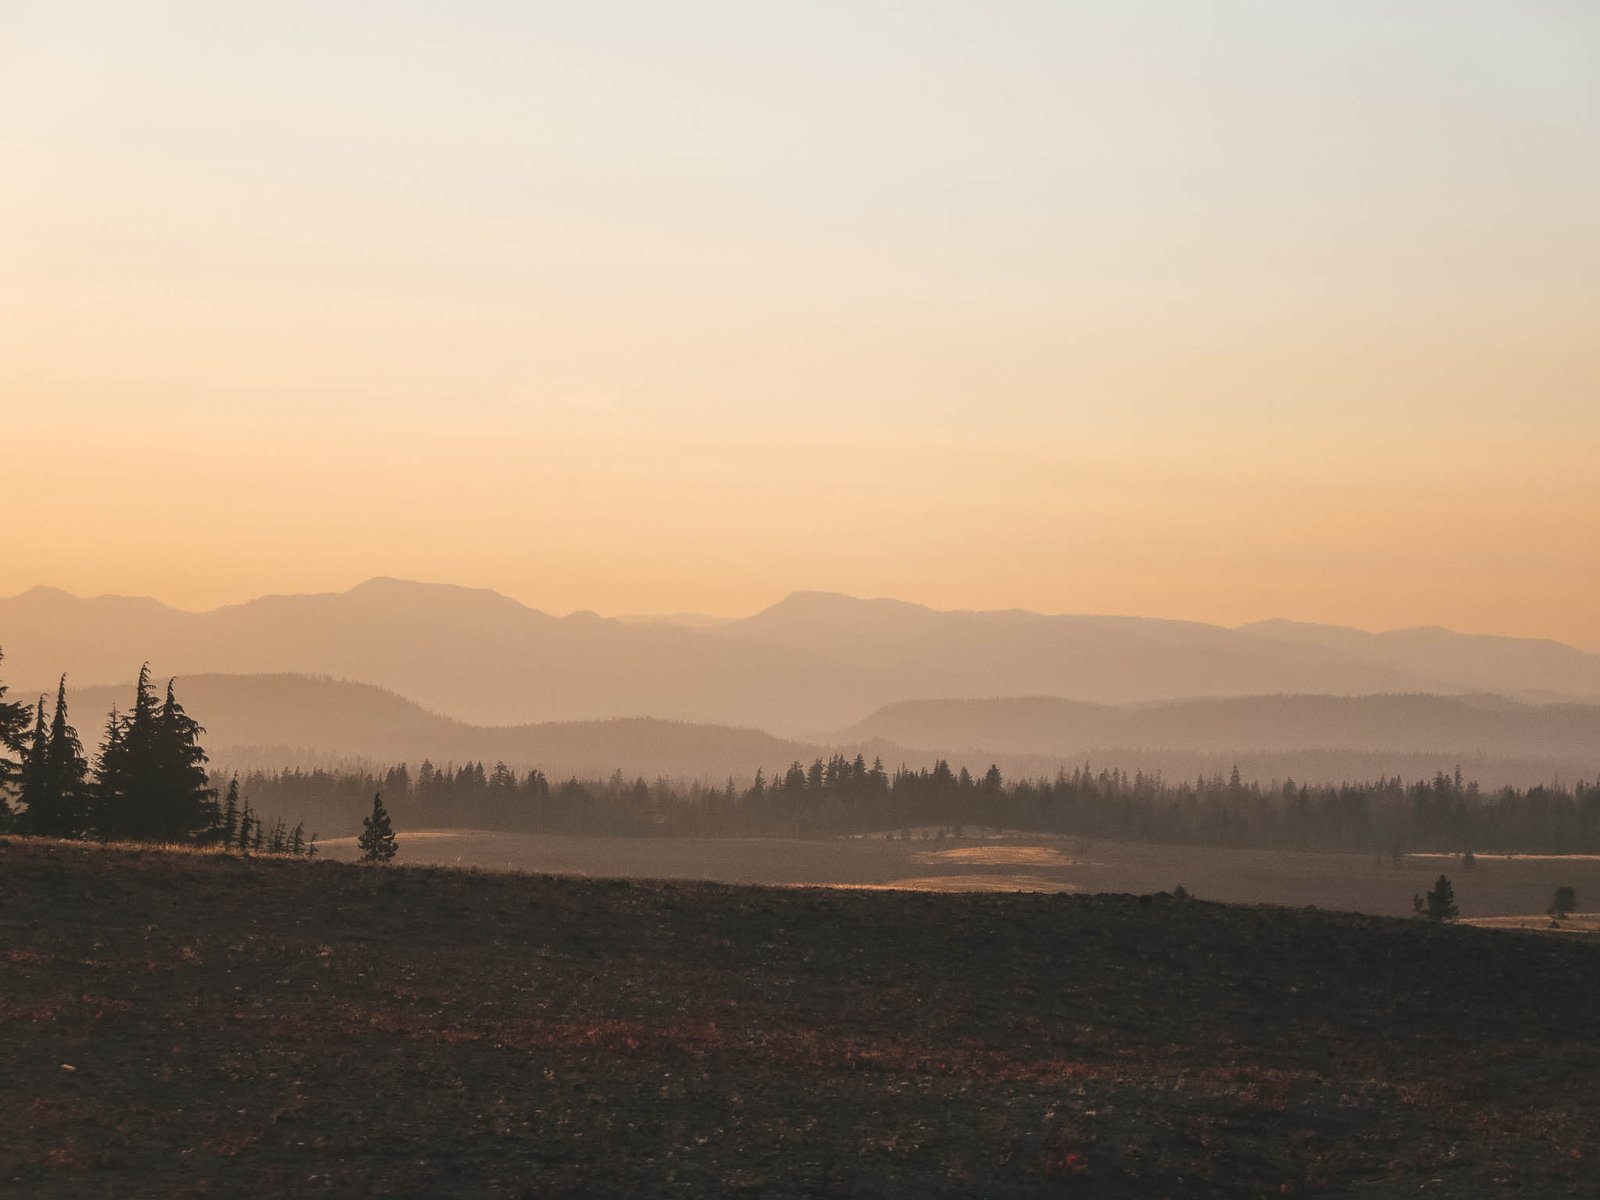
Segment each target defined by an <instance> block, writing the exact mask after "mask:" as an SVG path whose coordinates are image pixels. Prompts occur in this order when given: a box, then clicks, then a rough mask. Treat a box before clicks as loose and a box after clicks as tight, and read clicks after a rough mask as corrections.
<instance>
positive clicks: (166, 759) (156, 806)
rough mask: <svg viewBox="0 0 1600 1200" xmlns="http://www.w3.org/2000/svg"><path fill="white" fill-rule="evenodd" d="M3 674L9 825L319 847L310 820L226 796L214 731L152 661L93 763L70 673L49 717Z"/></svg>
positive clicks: (138, 837)
mask: <svg viewBox="0 0 1600 1200" xmlns="http://www.w3.org/2000/svg"><path fill="white" fill-rule="evenodd" d="M7 691H8V689H7V687H6V686H5V685H4V684H3V683H0V828H6V829H11V830H15V831H16V832H18V833H26V834H33V835H35V836H39V837H58V838H89V837H92V838H99V839H103V840H108V841H142V842H174V843H189V844H210V845H218V846H222V847H224V848H226V849H233V850H238V851H240V852H245V853H248V852H251V851H260V852H265V853H286V854H308V855H309V854H312V853H314V850H315V835H312V837H311V838H309V839H308V838H307V837H306V835H305V828H304V826H303V825H298V826H296V827H295V828H294V829H289V828H287V826H286V824H285V822H284V821H283V820H282V819H281V818H280V819H278V820H276V821H274V822H272V823H271V824H269V823H268V822H267V820H266V819H265V818H264V817H262V816H261V815H260V814H259V813H258V812H257V811H256V810H255V809H254V808H252V807H251V806H250V804H249V802H248V801H242V800H241V799H240V793H239V787H238V781H237V780H234V781H233V782H232V783H231V784H230V785H229V786H228V788H227V794H226V800H225V802H223V803H219V802H218V796H219V794H220V792H221V789H219V788H218V787H217V786H215V784H214V783H213V781H212V779H211V775H210V772H209V770H208V769H207V762H208V760H207V756H206V752H205V749H204V748H203V747H202V746H201V744H200V736H201V734H203V733H204V732H205V730H204V729H203V728H202V727H201V725H200V724H199V723H198V722H197V721H195V719H194V718H193V717H191V716H190V715H189V714H188V713H187V712H185V711H184V708H183V705H182V704H180V703H179V702H178V697H177V693H176V690H175V686H174V681H172V680H168V681H167V686H166V694H165V696H164V697H162V696H161V695H159V694H158V693H157V691H156V689H155V687H154V685H153V684H152V682H151V679H150V667H149V664H146V665H145V666H144V667H143V668H142V669H141V670H140V672H139V680H138V683H137V684H136V685H135V687H134V695H133V705H132V707H131V708H130V709H129V710H128V711H127V712H125V713H124V712H120V711H118V710H117V709H112V711H111V714H110V715H109V716H108V717H107V718H106V723H105V728H104V733H103V734H102V737H101V741H100V746H99V750H98V753H97V755H96V758H95V762H94V765H93V766H92V767H91V765H90V762H89V759H88V756H87V755H86V754H85V752H84V748H83V743H82V740H81V739H80V738H79V736H78V731H77V729H76V728H74V726H73V724H72V720H71V715H70V714H69V712H68V710H67V681H66V676H62V678H61V682H60V685H59V686H58V688H57V690H56V701H55V705H54V708H53V710H50V712H49V717H48V719H47V717H46V713H47V705H46V702H45V697H44V696H40V697H39V702H38V704H36V705H28V704H22V703H19V702H17V701H12V700H7V699H6V694H7Z"/></svg>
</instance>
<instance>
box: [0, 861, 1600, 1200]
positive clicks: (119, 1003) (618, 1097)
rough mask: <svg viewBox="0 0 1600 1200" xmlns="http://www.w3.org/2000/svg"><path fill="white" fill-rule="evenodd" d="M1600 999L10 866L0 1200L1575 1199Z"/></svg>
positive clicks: (1247, 937)
mask: <svg viewBox="0 0 1600 1200" xmlns="http://www.w3.org/2000/svg"><path fill="white" fill-rule="evenodd" d="M413 844H418V843H413ZM897 849H898V848H897ZM1480 869H1482V868H1480ZM1597 992H1600V947H1597V946H1595V945H1593V944H1592V943H1589V942H1587V941H1581V940H1577V939H1560V938H1547V937H1528V936H1515V935H1510V934H1504V933H1496V932H1490V931H1484V930H1478V929H1471V928H1461V927H1438V926H1432V925H1428V924H1426V923H1424V922H1419V921H1410V920H1390V919H1384V918H1375V917H1364V916H1354V915H1347V914H1336V913H1330V912H1323V911H1318V912H1309V911H1305V910H1303V909H1300V910H1291V909H1286V908H1275V907H1265V906H1249V907H1246V906H1227V905H1220V904H1215V903H1209V902H1205V901H1191V902H1182V901H1175V900H1173V899H1171V898H1169V897H1164V896H1154V897H1151V896H1144V897H1139V896H1098V895H1075V894H1039V893H1013V894H984V893H943V894H941V893H934V892H919V891H901V890H895V891H876V890H864V889H796V888H753V887H736V886H729V885H722V884H709V883H685V882H659V883H643V882H637V881H635V882H629V881H622V880H600V879H582V878H555V877H549V876H536V875H519V874H503V873H491V872H485V871H472V870H445V869H435V868H424V867H398V868H375V867H357V866H352V865H346V864H342V863H338V862H331V861H317V862H310V863H307V862H304V861H282V860H262V859H257V860H249V861H241V860H239V859H236V858H231V857H228V856H223V855H216V854H203V853H202V854H196V853H187V854H185V853H176V852H169V851H160V850H145V851H141V850H125V849H108V848H100V847H94V846H85V845H73V844H66V843H49V842H34V841H28V840H25V839H16V838H14V839H10V840H8V841H4V842H0V1062H3V1063H4V1064H5V1068H6V1069H5V1071H4V1073H3V1075H0V1108H3V1111H4V1112H5V1113H6V1114H7V1115H6V1119H5V1120H4V1121H3V1122H0V1193H4V1194H6V1195H16V1196H28V1197H100V1196H119V1197H179V1196H200V1195H216V1196H230V1197H268V1196H271V1197H297V1196H371V1195H385V1196H416V1197H430V1198H437V1197H456V1196H459V1197H469V1196H470V1197H479V1196H496V1195H499V1196H616V1197H622V1196H640V1195H679V1196H685V1197H700V1196H779V1197H782V1196H813V1195H830V1196H835V1195H837V1196H862V1197H869V1196H870V1197H914V1196H928V1195H984V1196H994V1197H1022V1196H1040V1195H1063V1194H1064V1195H1073V1196H1090V1197H1100V1196H1104V1197H1140V1198H1143V1197H1162V1196H1172V1197H1177V1196H1184V1197H1187V1196H1230V1197H1235V1196H1236V1197H1246V1196H1274V1197H1280V1196H1301V1197H1311V1196H1321V1197H1335V1196H1354V1195H1360V1196H1373V1197H1392V1196H1402V1195H1405V1196H1411V1195H1416V1194H1418V1193H1421V1194H1432V1195H1439V1196H1451V1197H1474V1196H1490V1195H1492V1196H1507V1195H1521V1196H1541V1197H1543V1196H1565V1195H1570V1196H1585V1195H1592V1194H1593V1181H1594V1173H1595V1170H1596V1163H1595V1161H1594V1155H1595V1149H1594V1147H1595V1146H1596V1145H1600V1103H1597V1101H1596V1092H1595V1089H1594V1086H1593V1081H1594V1079H1595V1077H1596V1072H1597V1070H1600V1007H1597V1006H1596V1005H1595V1004H1594V997H1595V995H1596V994H1597Z"/></svg>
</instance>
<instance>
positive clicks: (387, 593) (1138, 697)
mask: <svg viewBox="0 0 1600 1200" xmlns="http://www.w3.org/2000/svg"><path fill="white" fill-rule="evenodd" d="M0 647H3V648H4V650H5V653H6V660H5V668H4V669H5V675H6V677H7V678H8V679H10V680H12V681H13V682H15V683H17V684H22V685H28V686H42V685H46V684H48V683H49V682H51V681H52V680H53V679H54V678H55V677H56V675H57V674H59V673H60V672H62V671H66V672H69V673H70V674H71V676H72V677H73V679H74V680H75V681H76V682H78V683H80V684H94V683H112V682H116V681H120V680H125V679H127V678H129V677H130V676H131V675H132V674H133V673H134V672H135V671H136V670H137V668H138V665H139V663H140V662H142V661H146V660H148V661H149V662H150V663H151V664H152V666H153V668H154V669H155V671H156V672H157V673H158V674H165V675H173V674H176V675H194V674H262V673H284V672H290V673H297V674H307V675H323V676H329V677H333V678H339V679H347V680H355V681H360V682H363V683H370V684H375V685H378V686H380V687H383V688H386V689H389V690H391V691H394V692H397V693H399V694H400V695H403V696H406V697H408V698H410V699H412V700H415V701H417V702H418V703H419V704H421V705H423V706H424V707H426V708H428V709H432V710H434V711H438V712H445V713H449V714H451V715H452V716H454V717H457V718H459V719H461V720H464V721H470V722H475V723H483V724H515V723H526V722H532V721H573V720H603V719H609V718H615V717H653V718H664V719H672V720H682V721H696V722H714V723H720V724H735V725H742V726H756V727H760V728H764V729H769V730H774V731H779V732H791V733H792V732H802V731H818V730H833V729H837V728H840V727H841V726H845V725H849V724H851V723H854V722H857V721H860V720H862V719H864V718H865V717H866V716H867V715H868V714H869V713H871V712H873V711H874V710H876V709H878V708H881V707H883V706H885V705H889V704H894V703H897V702H900V701H906V700H931V699H951V698H956V699H992V698H997V697H1016V696H1050V697H1058V698H1063V699H1068V700H1079V701H1089V702H1095V703H1101V704H1127V703H1138V702H1149V701H1159V700H1176V699H1186V698H1195V697H1228V696H1250V695H1274V694H1322V695H1332V696H1351V695H1371V694H1384V693H1431V694H1437V695H1453V694H1463V693H1480V692H1488V693H1495V694H1499V695H1504V696H1508V697H1516V698H1532V699H1541V700H1555V699H1565V700H1584V699H1594V698H1597V697H1600V655H1594V654H1589V653H1586V652H1584V651H1581V650H1578V649H1575V648H1574V647H1571V646H1566V645H1562V644H1560V643H1557V642H1550V641H1542V640H1537V639H1528V638H1505V637H1488V636H1476V635H1467V634H1459V633H1453V632H1450V631H1448V630H1443V629H1412V630H1400V631H1395V632H1389V633H1365V632H1362V631H1359V630H1354V629H1343V628H1337V627H1331V626H1322V625H1308V624H1301V623H1294V622H1286V621H1269V622H1263V623H1260V624H1255V625H1247V626H1244V627H1241V628H1236V629H1232V628H1226V627H1222V626H1216V625H1206V624H1202V623H1199V622H1191V621H1168V620H1157V619H1151V618H1139V617H1104V616H1048V615H1042V614H1039V613H1032V612H1024V611H1000V612H965V611H958V612H941V611H937V610H934V609H931V608H925V607H922V606H920V605H915V604H908V603H905V602H903V601H898V600H859V599H855V598H852V597H848V596H840V595H834V594H829V593H816V592H802V593H796V594H795V595H792V596H790V597H788V598H787V599H785V600H783V601H781V602H779V603H778V604H775V605H773V606H772V607H770V608H768V609H765V610H763V611H761V612H759V613H757V614H755V615H754V616H751V617H747V618H744V619H741V620H735V621H729V622H725V623H721V624H704V623H686V622H684V621H683V620H682V619H681V618H678V619H672V618H663V619H661V620H654V621H653V620H648V619H639V618H629V619H627V620H610V619H606V618H602V617H599V616H596V615H594V614H592V613H574V614H572V615H569V616H566V617H556V616H552V615H550V614H548V613H544V612H540V611H539V610H537V609H533V608H529V607H527V606H525V605H523V604H520V603H518V602H517V601H515V600H512V599H510V598H508V597H505V596H502V595H499V594H497V593H495V592H490V591H483V590H476V589H470V588H460V587H451V586H445V585H437V584H419V583H410V582H405V581H401V580H393V579H374V580H369V581H368V582H366V583H364V584H361V585H359V586H357V587H355V588H352V589H351V590H349V591H347V592H340V593H330V594H322V595H297V596H267V597H262V598H260V599H257V600H252V601H249V602H247V603H244V604H237V605H229V606H226V607H223V608H218V609H214V610H212V611H209V612H200V613H194V612H185V611H182V610H179V609H174V608H170V607H168V606H165V605H163V604H160V603H159V602H157V601H155V600H151V599H146V598H130V597H120V596H101V597H93V598H80V597H76V596H72V595H69V594H67V593H65V592H61V591H57V590H54V589H48V588H35V589H33V590H31V591H28V592H24V593H23V594H21V595H19V596H14V597H11V598H9V599H4V600H0Z"/></svg>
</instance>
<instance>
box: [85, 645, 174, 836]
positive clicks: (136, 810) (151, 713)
mask: <svg viewBox="0 0 1600 1200" xmlns="http://www.w3.org/2000/svg"><path fill="white" fill-rule="evenodd" d="M160 715H161V710H160V708H159V707H158V706H157V703H156V694H155V692H154V690H152V689H151V687H150V664H149V663H146V664H145V665H144V666H143V667H141V668H140V669H139V682H138V684H137V685H136V686H135V688H134V695H133V708H132V710H131V711H130V712H128V713H127V714H126V715H124V716H122V717H121V718H120V719H119V718H117V717H116V715H115V714H114V713H113V716H112V724H111V725H109V726H108V727H107V730H106V747H105V750H104V751H102V753H101V756H100V770H99V772H98V780H97V789H96V790H97V795H96V797H95V799H96V803H97V806H98V809H99V811H98V812H97V814H96V821H95V823H96V827H97V828H98V829H99V831H100V832H101V833H102V834H104V835H105V836H106V837H110V838H126V839H129V840H133V841H149V840H153V839H156V838H159V837H160V836H161V834H162V829H163V825H164V822H163V821H162V819H161V813H162V808H163V803H164V800H165V788H164V787H163V783H164V781H163V779H162V769H161V757H162V755H161V744H160V742H161V739H160V730H159V729H158V727H157V726H158V723H159V721H160Z"/></svg>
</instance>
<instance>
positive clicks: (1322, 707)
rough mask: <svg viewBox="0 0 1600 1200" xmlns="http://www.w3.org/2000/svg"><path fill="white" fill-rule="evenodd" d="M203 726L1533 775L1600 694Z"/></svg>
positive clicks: (88, 720) (745, 772)
mask: <svg viewBox="0 0 1600 1200" xmlns="http://www.w3.org/2000/svg"><path fill="white" fill-rule="evenodd" d="M132 691H133V685H132V684H131V683H125V684H120V685H113V686H106V685H100V686H95V687H77V686H73V687H70V688H69V692H68V701H69V705H70V707H71V710H72V716H73V720H74V722H75V723H76V725H77V726H78V729H79V731H80V733H81V734H82V735H83V736H84V738H85V740H86V741H93V740H94V739H96V738H97V736H98V732H99V730H100V728H101V725H102V718H103V716H104V714H105V713H106V712H108V711H109V710H110V709H111V708H112V706H113V705H116V706H120V707H122V708H124V709H125V708H126V707H127V706H128V703H129V699H130V697H131V695H132ZM178 694H179V697H180V699H182V700H183V702H184V704H185V706H186V707H187V708H188V709H189V711H190V712H191V713H192V714H194V715H195V716H196V717H197V718H198V719H199V720H200V721H201V722H202V723H203V724H204V725H205V726H206V730H207V733H206V738H205V744H206V746H207V748H208V749H209V750H210V752H211V755H212V759H213V761H214V762H215V763H216V764H217V765H218V766H228V767H234V768H243V767H253V766H262V767H279V766H295V765H298V766H312V765H319V764H333V763H338V762H342V761H350V760H365V761H369V762H373V763H389V762H402V761H404V762H410V763H412V764H413V765H415V764H417V763H419V762H421V761H422V760H423V759H424V758H431V759H433V760H434V761H435V762H437V763H446V762H455V763H460V762H464V761H471V760H482V761H484V762H487V763H491V764H492V763H494V762H495V761H496V760H503V761H505V762H507V763H509V764H511V765H512V766H514V767H517V768H518V769H519V770H525V769H527V768H529V767H533V766H537V767H540V768H541V769H543V770H544V771H545V772H546V773H547V774H550V775H553V776H564V775H580V776H584V777H604V776H608V775H610V774H611V773H612V772H613V771H614V770H619V769H620V770H621V771H622V772H623V773H624V774H625V775H627V776H629V777H630V778H631V777H634V776H640V775H642V776H645V777H649V778H653V777H655V776H657V775H668V776H672V777H675V778H685V779H694V778H698V779H704V780H713V781H715V780H722V779H725V778H727V777H728V776H733V777H734V778H736V779H739V780H746V779H748V778H750V777H751V776H752V775H753V774H754V773H755V771H756V769H757V768H758V767H759V768H762V769H764V770H766V771H768V772H769V773H770V772H772V771H773V770H775V769H780V768H782V767H783V766H784V765H785V764H787V763H789V762H791V761H793V760H795V759H799V760H801V761H803V762H809V761H810V760H811V759H812V758H814V757H817V756H819V755H827V754H829V753H832V752H833V751H835V750H838V751H842V752H845V753H848V754H852V755H853V754H855V753H857V752H860V753H863V754H865V755H866V756H867V757H868V758H872V757H874V756H881V757H882V758H883V760H884V761H885V763H887V764H888V765H889V766H890V768H891V769H892V768H894V767H896V766H898V765H900V764H908V765H910V766H912V767H921V766H926V765H928V764H930V763H931V762H932V761H933V759H934V758H936V757H941V756H942V757H945V758H948V759H949V760H950V761H951V762H952V763H954V764H955V765H956V766H958V767H959V766H966V767H968V768H969V769H971V770H973V771H974V772H979V771H982V770H983V769H984V768H985V767H986V766H987V765H988V764H989V763H991V762H993V763H998V764H999V765H1000V767H1001V769H1002V770H1003V771H1004V772H1005V773H1006V774H1007V775H1008V776H1014V775H1053V774H1054V773H1055V772H1056V771H1057V770H1058V769H1059V768H1061V767H1062V766H1075V765H1077V764H1079V763H1081V762H1083V761H1084V760H1085V759H1087V760H1089V761H1091V762H1092V763H1094V764H1095V765H1096V766H1104V767H1121V768H1123V769H1125V770H1128V771H1134V770H1143V771H1146V772H1153V771H1159V772H1161V773H1162V774H1164V775H1166V776H1167V777H1169V778H1183V777H1192V776H1194V775H1196V774H1204V775H1208V776H1209V775H1213V774H1226V773H1227V772H1228V771H1229V770H1230V769H1231V768H1232V767H1233V766H1234V765H1237V766H1238V767H1239V768H1240V770H1241V772H1243V773H1244V775H1245V776H1246V777H1251V778H1260V779H1262V780H1271V779H1282V778H1286V777H1292V778H1295V779H1302V780H1319V781H1320V780H1327V781H1337V780H1341V779H1368V778H1374V777H1377V776H1388V775H1395V774H1398V775H1401V776H1404V777H1406V778H1418V777H1426V776H1428V775H1430V774H1432V773H1433V772H1434V771H1441V770H1442V771H1450V770H1452V769H1454V768H1455V767H1456V766H1457V765H1460V766H1461V767H1462V768H1463V769H1464V770H1465V771H1466V772H1467V773H1468V774H1469V775H1471V776H1472V777H1473V778H1476V779H1479V780H1480V781H1481V782H1483V783H1484V784H1485V785H1498V784H1501V783H1513V784H1516V785H1518V786H1527V785H1530V784H1533V783H1539V782H1545V781H1548V780H1549V779H1550V778H1551V777H1552V776H1559V777H1560V778H1563V779H1567V780H1571V779H1575V778H1580V777H1581V778H1593V777H1595V775H1596V774H1597V772H1600V706H1583V705H1524V704H1516V703H1513V702H1510V701H1503V700H1497V699H1494V698H1489V697H1461V698H1450V697H1437V696H1417V695H1411V696H1361V697H1326V696H1290V697H1278V696H1271V697H1240V698H1230V699H1220V700H1217V699H1213V700H1190V701H1177V702H1168V703H1159V704H1148V705H1127V706H1116V705H1097V704H1089V703H1084V702H1081V701H1070V700H1061V699H1055V698H1049V697H1032V698H1022V699H1015V700H993V701H948V700H947V701H908V702H902V703H898V704H893V705H889V706H887V707H885V708H883V709H880V710H879V711H877V712H875V713H873V714H872V715H871V716H870V717H868V718H867V719H865V720H863V721H861V722H858V723H857V724H855V725H852V726H849V727H847V728H844V729H841V730H839V731H837V732H836V733H834V734H832V735H828V736H825V737H819V738H814V739H807V740H794V739H788V738H781V737H776V736H774V735H772V734H769V733H765V732H762V731H760V730H756V729H749V728H739V727H734V726H727V725H714V724H707V723H703V722H683V721H668V720H661V719H657V718H642V717H635V718H614V719H611V720H606V721H551V722H537V723H531V724H519V725H476V724H470V723H467V722H464V721H458V720H455V719H453V718H450V717H446V716H441V715H439V714H437V713H432V712H429V711H427V710H426V709H424V708H422V707H421V706H420V705H417V704H415V703H414V702H412V701H410V700H407V699H405V698H404V697H402V696H399V695H396V694H395V693H393V692H389V691H386V690H384V689H382V688H378V687H374V686H372V685H370V684H358V683H349V682H345V681H341V680H334V679H327V678H315V677H308V676H300V675H286V674H273V675H195V676H186V677H183V678H181V679H180V680H179V683H178Z"/></svg>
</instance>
